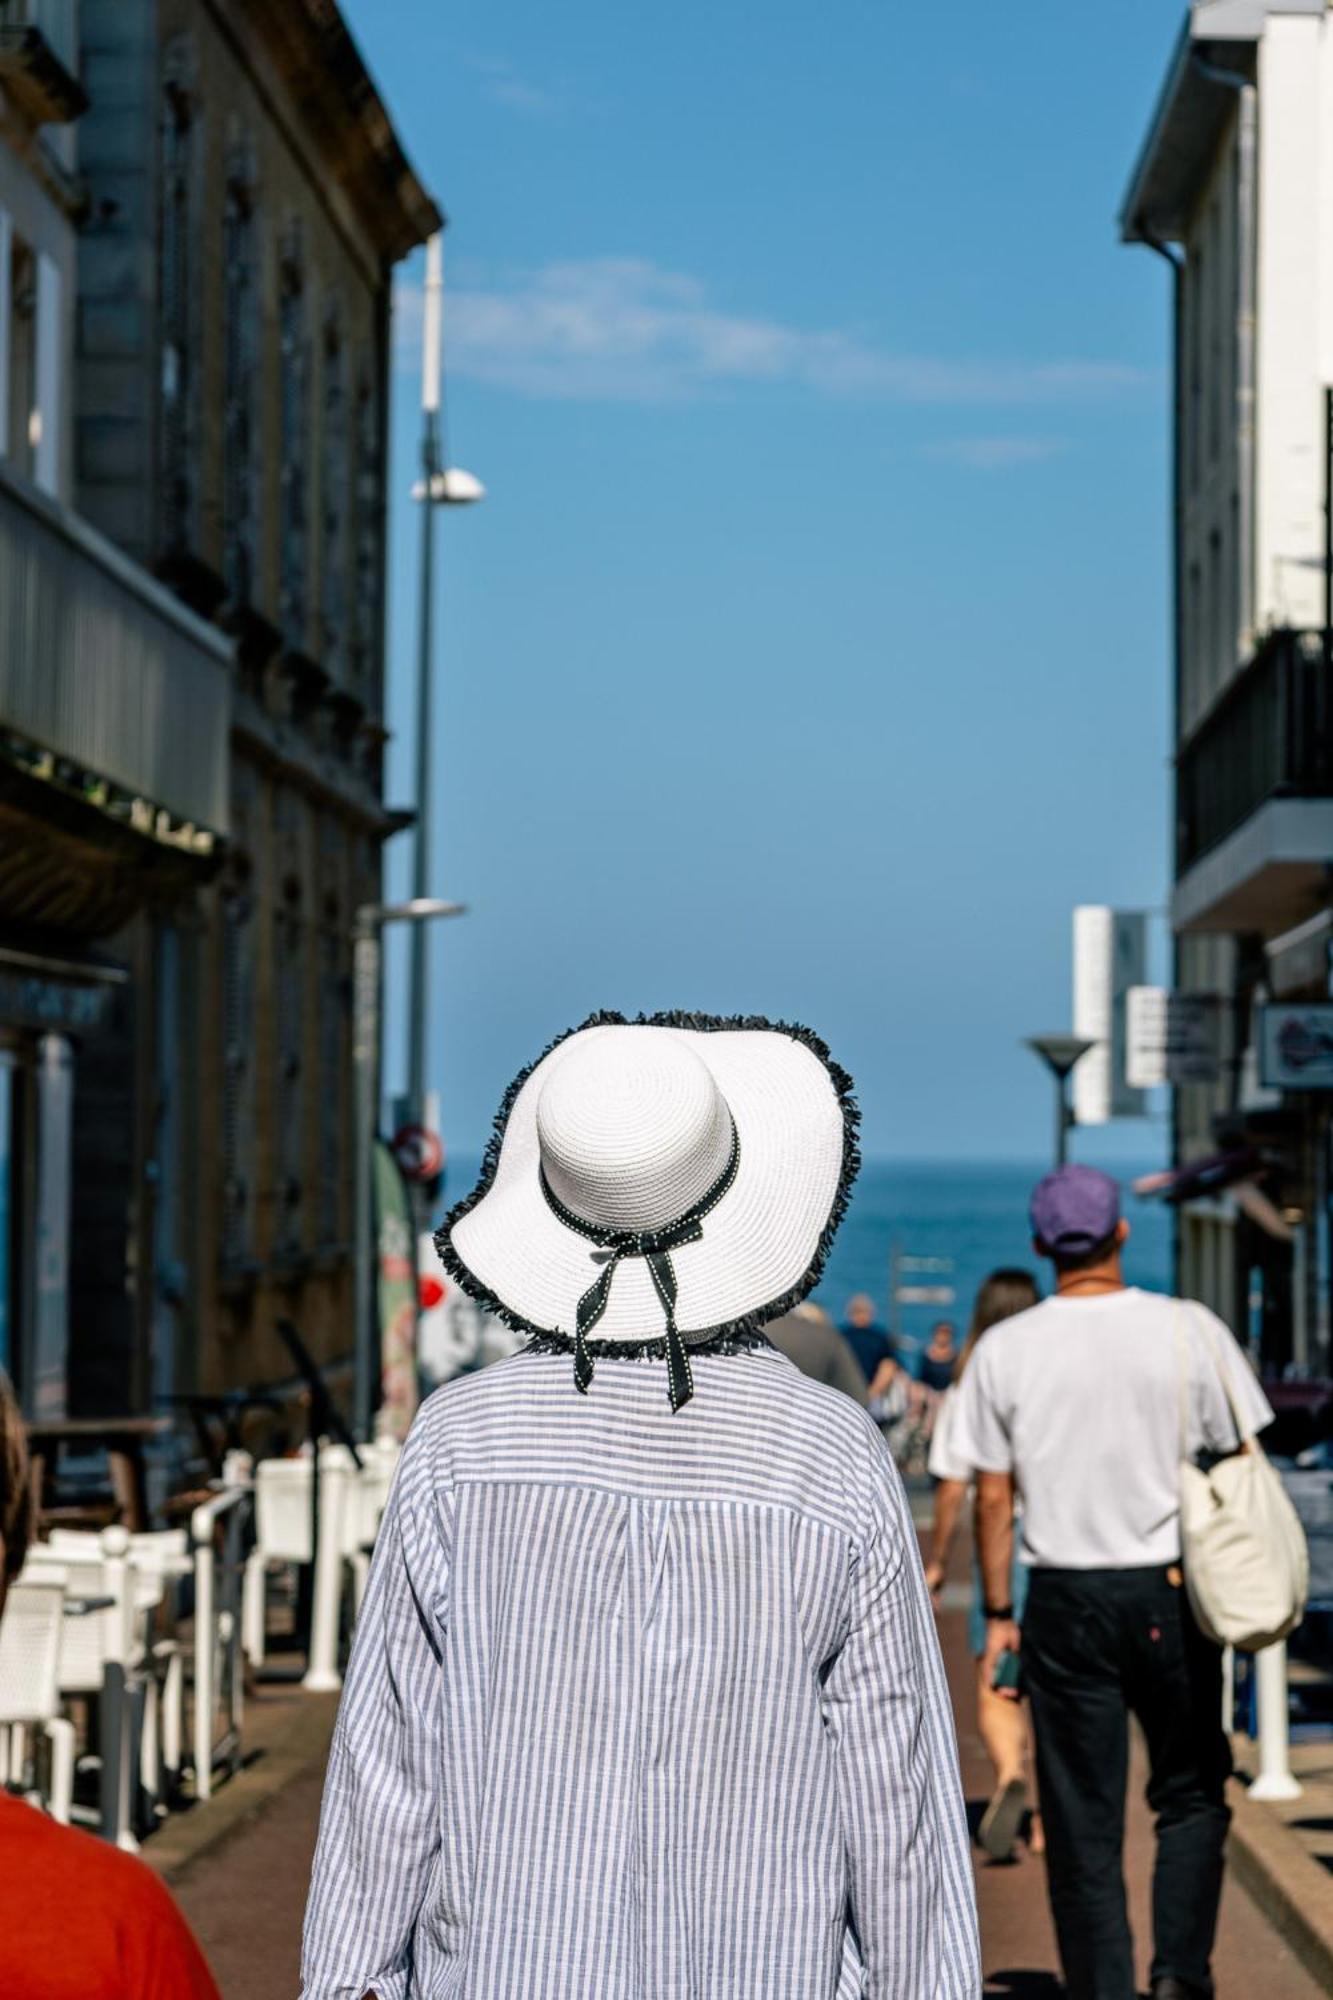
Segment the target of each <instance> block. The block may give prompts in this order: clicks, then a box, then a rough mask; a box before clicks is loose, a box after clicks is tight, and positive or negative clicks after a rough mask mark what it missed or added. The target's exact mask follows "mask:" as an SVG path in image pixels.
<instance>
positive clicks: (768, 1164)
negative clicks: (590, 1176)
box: [435, 1013, 860, 1344]
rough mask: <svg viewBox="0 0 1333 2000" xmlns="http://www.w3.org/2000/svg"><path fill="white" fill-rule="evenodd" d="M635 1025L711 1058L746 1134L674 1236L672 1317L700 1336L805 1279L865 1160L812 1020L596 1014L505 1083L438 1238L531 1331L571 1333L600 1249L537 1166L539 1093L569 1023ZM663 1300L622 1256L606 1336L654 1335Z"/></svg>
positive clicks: (780, 1303)
mask: <svg viewBox="0 0 1333 2000" xmlns="http://www.w3.org/2000/svg"><path fill="white" fill-rule="evenodd" d="M625 1026H632V1027H637V1028H641V1029H642V1030H643V1032H644V1033H645V1034H664V1035H673V1036H676V1037H678V1038H679V1039H680V1040H682V1041H685V1042H687V1043H688V1044H689V1045H690V1047H691V1048H692V1049H693V1050H694V1052H695V1053H696V1054H697V1055H698V1056H699V1057H700V1058H701V1059H702V1060H703V1061H704V1062H705V1063H706V1064H707V1065H708V1068H709V1069H710V1070H711V1071H712V1073H713V1076H714V1078H715V1080H716V1082H717V1085H718V1088H719V1090H720V1091H721V1092H722V1095H723V1097H724V1098H725V1099H726V1101H727V1104H728V1105H729V1107H730V1109H731V1114H732V1117H733V1119H734V1120H735V1124H736V1131H737V1135H738V1138H739V1142H740V1168H739V1171H738V1173H737V1175H736V1179H735V1182H734V1184H733V1185H732V1187H731V1188H730V1189H729V1190H728V1192H727V1193H726V1194H725V1195H724V1196H723V1197H722V1199H721V1200H720V1201H719V1202H718V1203H717V1205H716V1207H715V1208H713V1209H712V1210H711V1211H710V1213H709V1216H708V1219H707V1223H706V1226H705V1228H704V1232H703V1235H702V1237H701V1239H700V1240H699V1241H697V1242H694V1243H687V1244H684V1245H682V1246H681V1247H680V1248H679V1249H677V1250H674V1251H673V1252H672V1261H673V1264H674V1266H675V1271H676V1280H677V1285H678V1288H679V1289H678V1296H677V1301H676V1320H677V1324H678V1326H679V1328H680V1331H681V1334H682V1336H683V1338H684V1339H685V1340H686V1342H687V1343H688V1344H695V1343H697V1342H699V1341H701V1340H706V1339H710V1338H712V1337H714V1336H715V1335H718V1334H723V1333H727V1332H739V1331H751V1330H754V1329H757V1328H759V1327H761V1326H762V1325H764V1324H765V1322H766V1321H768V1320H770V1319H775V1318H776V1317H777V1316H778V1315H779V1314H780V1313H783V1312H787V1311H789V1310H790V1308H791V1307H792V1306H794V1305H796V1304H797V1303H799V1301H800V1300H801V1299H803V1298H804V1297H805V1296H806V1294H807V1293H808V1292H809V1291H811V1290H812V1289H813V1287H814V1286H815V1284H816V1283H817V1282H818V1279H819V1275H820V1272H821V1270H822V1268H823V1265H824V1260H825V1257H826V1256H827V1254H828V1249H829V1246H830V1244H831V1242H832V1239H833V1235H834V1232H835V1231H836V1229H837V1226H838V1223H839V1222H840V1221H841V1219H842V1215H843V1212H844V1210H845V1208H846V1205H847V1199H848V1195H849V1194H850V1191H851V1186H852V1182H853V1180H854V1179H855V1176H856V1171H857V1167H858V1165H859V1163H860V1162H859V1154H858V1151H857V1145H856V1127H857V1122H858V1113H857V1108H856V1104H855V1100H854V1099H853V1097H852V1094H851V1079H850V1078H849V1077H848V1076H847V1074H846V1072H845V1071H844V1070H842V1069H840V1068H839V1067H838V1065H837V1064H836V1063H835V1062H834V1061H833V1060H832V1058H831V1056H830V1055H829V1052H828V1050H827V1048H826V1047H825V1046H824V1044H823V1042H821V1041H820V1040H819V1038H818V1036H816V1035H813V1034H811V1033H810V1031H809V1030H808V1029H806V1028H801V1027H794V1026H791V1025H789V1024H787V1023H785V1022H772V1021H767V1020H764V1019H762V1018H758V1017H755V1016H743V1017H732V1018H727V1017H721V1016H715V1015H707V1014H653V1015H646V1016H640V1017H639V1018H638V1019H637V1020H633V1021H629V1020H627V1019H626V1017H625V1016H623V1015H620V1014H605V1013H603V1014H596V1015H593V1016H592V1018H591V1019H590V1020H588V1021H585V1022H583V1023H582V1025H581V1026H580V1027H578V1028H573V1029H571V1030H570V1031H569V1033H568V1034H566V1035H562V1036H561V1037H560V1038H559V1040H558V1041H556V1042H554V1043H552V1045H551V1047H550V1048H549V1049H547V1050H546V1052H545V1053H544V1054H543V1055H542V1056H541V1057H539V1059H538V1060H537V1061H536V1062H535V1063H534V1064H532V1065H531V1066H530V1067H529V1068H528V1069H526V1070H524V1071H523V1072H522V1074H521V1075H520V1076H518V1077H517V1078H516V1079H515V1081H514V1083H513V1084H512V1085H511V1087H510V1089H509V1091H508V1092H507V1093H506V1096H505V1100H504V1103H503V1105H502V1107H501V1111H500V1116H499V1118H498V1119H497V1120H496V1128H495V1132H494V1134H493V1136H492V1140H491V1144H490V1147H489V1149H488V1151H487V1155H486V1159H485V1162H484V1164H483V1167H482V1173H481V1179H480V1181H479V1182H478V1184H477V1187H476V1188H475V1189H474V1190H473V1192H472V1193H471V1194H470V1195H469V1196H468V1197H467V1199H466V1200H465V1201H462V1202H460V1203H459V1205H458V1206H457V1208H455V1209H454V1210H453V1211H452V1213H451V1214H450V1215H449V1217H448V1219H447V1220H446V1222H445V1224H444V1226H443V1228H442V1229H441V1230H440V1231H439V1232H438V1234H437V1236H436V1238H435V1242H436V1247H437V1248H438V1250H439V1253H440V1257H441V1260H442V1262H443V1263H444V1266H445V1268H446V1270H447V1271H448V1272H449V1274H450V1275H451V1276H452V1277H453V1278H454V1279H455V1280H456V1281H457V1283H458V1284H459V1285H461V1286H462V1288H463V1290H464V1291H465V1292H467V1293H469V1294H470V1296H471V1297H473V1298H474V1299H476V1300H477V1301H478V1303H479V1304H481V1305H483V1306H485V1307H486V1308H487V1309H488V1310H490V1311H492V1312H494V1313H496V1314H497V1315H498V1316H499V1317H500V1318H501V1319H503V1320H504V1321H505V1322H506V1323H507V1324H508V1325H510V1326H512V1327H515V1328H517V1329H518V1330H519V1331H521V1332H526V1333H531V1334H553V1333H559V1334H571V1333H572V1332H573V1330H574V1320H575V1310H576V1307H577V1305H578V1301H579V1298H580V1297H581V1296H582V1294H583V1293H584V1292H585V1291H586V1290H587V1289H588V1287H589V1286H590V1285H591V1284H592V1283H593V1281H594V1280H595V1279H596V1277H597V1275H598V1272H599V1270H600V1268H601V1265H602V1262H604V1253H601V1252H598V1251H597V1250H596V1249H595V1248H594V1246H593V1245H592V1244H591V1243H589V1242H588V1241H587V1240H586V1239H585V1238H583V1237H581V1236H578V1235H577V1234H575V1232H574V1231H572V1230H571V1229H568V1228H567V1227H566V1226H565V1225H564V1224H563V1223H562V1222H560V1220H559V1219H558V1217H557V1216H556V1215H555V1213H554V1212H553V1210H552V1209H551V1207H550V1205H549V1204H548V1202H547V1200H546V1197H545V1195H544V1194H543V1192H542V1188H541V1183H540V1180H539V1176H538V1168H539V1164H540V1153H539V1148H538V1138H537V1100H538V1098H539V1096H540V1094H541V1090H542V1087H543V1085H544V1084H545V1082H546V1080H547V1078H548V1076H549V1075H550V1074H551V1071H552V1068H553V1067H554V1066H555V1065H556V1064H558V1063H559V1062H560V1060H561V1056H562V1053H563V1052H564V1051H565V1050H566V1049H567V1048H568V1046H569V1043H570V1041H571V1040H572V1038H573V1037H574V1036H575V1035H579V1036H585V1037H586V1036H593V1035H596V1034H597V1033H598V1032H599V1030H604V1029H609V1028H621V1027H625ZM662 1331H663V1326H662V1307H661V1302H660V1300H659V1299H658V1297H657V1294H656V1292H655V1290H654V1288H653V1284H652V1280H651V1277H650V1275H649V1272H648V1268H647V1266H646V1264H645V1263H644V1262H643V1261H642V1260H641V1259H639V1258H627V1259H626V1260H625V1261H624V1263H623V1264H621V1266H620V1267H619V1268H618V1270H617V1272H616V1275H615V1280H614V1283H613V1284H612V1286H611V1297H610V1300H609V1303H608V1305H607V1309H606V1312H605V1314H604V1316H603V1318H602V1319H601V1320H600V1321H599V1323H598V1327H597V1337H598V1339H599V1340H607V1341H612V1342H638V1341H651V1340H655V1339H660V1338H661V1336H662Z"/></svg>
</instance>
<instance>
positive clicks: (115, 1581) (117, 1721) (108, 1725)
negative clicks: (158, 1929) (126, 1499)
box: [100, 1526, 139, 1854]
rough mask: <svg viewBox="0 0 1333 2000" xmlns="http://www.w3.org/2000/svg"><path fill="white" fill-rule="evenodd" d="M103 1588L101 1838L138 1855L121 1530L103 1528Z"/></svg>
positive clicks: (125, 1541)
mask: <svg viewBox="0 0 1333 2000" xmlns="http://www.w3.org/2000/svg"><path fill="white" fill-rule="evenodd" d="M100 1541H101V1545H102V1587H103V1590H104V1591H105V1593H106V1595H107V1596H108V1597H109V1598H110V1599H111V1602H110V1603H109V1604H108V1605H107V1607H106V1609H105V1610H104V1611H103V1612H102V1613H101V1617H102V1632H103V1640H102V1713H101V1718H100V1720H101V1725H102V1834H103V1837H104V1838H105V1839H107V1840H110V1841H114V1842H115V1844H116V1846H117V1847H123V1848H125V1849H126V1851H127V1852H129V1853H131V1854H135V1853H137V1852H138V1849H139V1843H138V1841H137V1840H136V1839H135V1837H134V1834H133V1833H132V1831H131V1829H130V1772H131V1769H132V1766H133V1757H132V1750H133V1746H132V1744H131V1743H130V1740H129V1738H130V1728H129V1723H130V1704H129V1694H128V1687H127V1680H128V1675H129V1650H130V1638H131V1628H130V1621H131V1616H132V1613H131V1609H130V1606H131V1591H132V1589H133V1583H132V1579H131V1576H130V1562H129V1554H130V1538H129V1535H128V1533H127V1531H126V1530H125V1529H124V1528H122V1527H120V1526H115V1527H110V1528H103V1530H102V1533H101V1536H100Z"/></svg>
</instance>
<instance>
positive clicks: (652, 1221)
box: [537, 1026, 732, 1230]
mask: <svg viewBox="0 0 1333 2000" xmlns="http://www.w3.org/2000/svg"><path fill="white" fill-rule="evenodd" d="M537 1141H538V1145H539V1147H540V1150H541V1163H542V1170H543V1172H544V1173H545V1175H546V1179H547V1181H548V1183H549V1185H550V1188H551V1191H552V1193H553V1194H555V1195H556V1196H557V1197H558V1199H559V1200H560V1201H562V1202H563V1203H564V1204H565V1206H566V1208H569V1209H571V1210H572V1211H573V1213H574V1214H575V1215H577V1216H579V1217H581V1218H582V1220H583V1221H585V1222H590V1223H592V1224H594V1225H595V1226H596V1227H598V1228H600V1229H613V1230H652V1229H662V1228H664V1227H665V1226H666V1225H667V1224H668V1223H669V1222H674V1221H675V1220H676V1219H677V1217H679V1216H681V1215H684V1214H685V1213H686V1211H687V1210H688V1209H690V1208H692V1207H693V1206H694V1204H695V1202H697V1201H698V1200H700V1199H701V1197H702V1196H703V1195H704V1194H706V1193H707V1191H708V1189H709V1188H710V1187H711V1186H712V1185H713V1183H714V1182H715V1181H716V1180H717V1179H718V1178H719V1176H720V1175H721V1174H722V1172H723V1171H724V1169H725V1168H726V1165H727V1161H728V1159H729V1157H730V1154H731V1144H732V1122H731V1113H730V1110H729V1109H728V1106H727V1102H726V1099H725V1098H724V1097H723V1095H722V1093H721V1091H720V1090H719V1089H718V1086H717V1083H716V1081H715V1080H714V1077H713V1074H712V1071H711V1070H710V1069H709V1068H708V1065H707V1064H706V1063H705V1062H704V1061H703V1060H702V1059H701V1058H700V1057H699V1056H698V1055H696V1054H695V1052H694V1050H693V1049H692V1048H690V1047H689V1045H688V1044H687V1043H686V1042H684V1041H683V1040H679V1039H678V1038H677V1037H676V1036H674V1035H671V1034H663V1033H661V1032H660V1031H659V1032H645V1031H644V1030H643V1029H642V1028H635V1027H630V1026H624V1027H618V1026H617V1027H605V1028H602V1029H600V1030H592V1031H590V1032H588V1033H586V1034H583V1035H579V1036H576V1037H574V1038H572V1039H571V1041H570V1043H569V1044H568V1047H567V1050H566V1051H565V1052H563V1053H562V1055H561V1057H560V1059H559V1060H558V1061H557V1062H555V1063H554V1064H553V1066H552V1070H551V1074H550V1075H549V1077H548V1078H547V1079H546V1082H545V1083H544V1084H543V1086H542V1090H541V1095H540V1097H539V1098H538V1100H537Z"/></svg>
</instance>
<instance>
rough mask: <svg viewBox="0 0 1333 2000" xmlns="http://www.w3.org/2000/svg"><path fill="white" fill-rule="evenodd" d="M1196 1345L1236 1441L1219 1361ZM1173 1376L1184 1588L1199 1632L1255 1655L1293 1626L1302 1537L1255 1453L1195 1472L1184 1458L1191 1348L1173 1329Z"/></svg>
mask: <svg viewBox="0 0 1333 2000" xmlns="http://www.w3.org/2000/svg"><path fill="white" fill-rule="evenodd" d="M1205 1339H1206V1341H1207V1343H1208V1345H1209V1347H1210V1349H1211V1350H1212V1362H1213V1366H1214V1367H1215V1369H1216V1371H1217V1375H1218V1379H1219V1380H1220V1382H1221V1384H1222V1390H1223V1393H1224V1394H1225V1396H1226V1399H1227V1407H1228V1408H1229V1409H1230V1411H1231V1419H1232V1422H1233V1423H1234V1424H1235V1427H1236V1435H1237V1437H1245V1433H1244V1431H1243V1427H1242V1424H1241V1418H1240V1412H1239V1411H1238V1410H1237V1408H1236V1400H1235V1397H1234V1396H1233V1395H1232V1392H1231V1382H1230V1380H1229V1378H1228V1375H1227V1369H1226V1365H1225V1362H1224V1361H1223V1360H1222V1358H1221V1357H1220V1356H1219V1355H1218V1354H1217V1352H1216V1349H1215V1347H1214V1345H1213V1342H1212V1338H1211V1335H1210V1334H1208V1333H1207V1332H1205ZM1176 1351H1177V1357H1178V1361H1179V1370H1180V1546H1181V1557H1182V1562H1183V1565H1184V1570H1185V1588H1186V1589H1187V1591H1188V1592H1189V1600H1190V1604H1191V1606H1192V1608H1193V1611H1194V1616H1195V1619H1196V1620H1197V1622H1198V1624H1199V1627H1200V1629H1201V1630H1202V1631H1203V1632H1204V1633H1205V1634H1206V1635H1207V1637H1208V1638H1210V1639H1214V1640H1216V1641H1217V1643H1218V1644H1219V1645H1222V1646H1234V1647H1236V1649H1237V1650H1238V1651H1239V1652H1242V1653H1257V1652H1260V1651H1261V1650H1262V1648H1263V1647H1265V1646H1272V1645H1276V1643H1277V1641H1278V1640H1279V1639H1285V1638H1286V1636H1287V1634H1288V1632H1290V1631H1292V1630H1293V1628H1294V1627H1295V1626H1297V1625H1299V1624H1300V1622H1301V1619H1302V1618H1303V1617H1304V1615H1305V1598H1306V1592H1307V1591H1308V1589H1309V1585H1310V1554H1309V1550H1308V1549H1307V1548H1306V1545H1305V1531H1304V1529H1303V1528H1302V1527H1301V1524H1300V1520H1299V1518H1298V1516H1297V1513H1296V1509H1295V1508H1294V1507H1293V1506H1292V1504H1291V1501H1290V1499H1289V1498H1288V1497H1287V1492H1286V1489H1285V1488H1284V1486H1283V1484H1282V1481H1281V1480H1280V1479H1279V1478H1278V1476H1277V1474H1276V1472H1274V1470H1273V1468H1272V1466H1271V1465H1270V1464H1269V1462H1268V1459H1267V1457H1266V1456H1265V1454H1264V1451H1263V1449H1262V1447H1261V1446H1260V1445H1259V1443H1258V1442H1257V1441H1256V1439H1255V1438H1254V1437H1252V1436H1250V1437H1245V1449H1244V1451H1242V1452H1239V1453H1237V1454H1236V1455H1235V1457H1232V1458H1224V1459H1221V1460H1219V1462H1218V1463H1217V1464H1216V1465H1215V1466H1214V1467H1213V1469H1212V1471H1211V1472H1201V1471H1200V1470H1199V1468H1198V1466H1197V1465H1196V1464H1195V1463H1194V1461H1193V1459H1192V1458H1191V1457H1190V1455H1189V1392H1190V1374H1191V1371H1190V1365H1189V1363H1190V1351H1189V1342H1188V1340H1187V1339H1186V1337H1185V1334H1184V1330H1183V1328H1182V1327H1180V1326H1179V1325H1178V1326H1177V1329H1176Z"/></svg>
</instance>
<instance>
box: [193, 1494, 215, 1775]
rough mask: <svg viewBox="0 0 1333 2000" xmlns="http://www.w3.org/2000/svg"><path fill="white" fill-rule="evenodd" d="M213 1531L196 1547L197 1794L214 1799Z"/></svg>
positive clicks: (195, 1736) (198, 1540)
mask: <svg viewBox="0 0 1333 2000" xmlns="http://www.w3.org/2000/svg"><path fill="white" fill-rule="evenodd" d="M213 1584H214V1574H213V1528H212V1523H211V1522H210V1523H209V1525H208V1531H207V1539H206V1540H205V1539H203V1538H202V1536H197V1537H196V1540H195V1547H194V1795H195V1797H196V1799H199V1800H201V1801H202V1800H204V1799H211V1798H212V1796H213V1700H214V1696H213V1657H214V1656H213Z"/></svg>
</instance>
